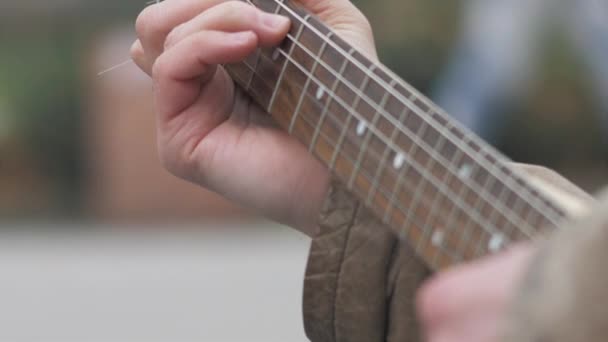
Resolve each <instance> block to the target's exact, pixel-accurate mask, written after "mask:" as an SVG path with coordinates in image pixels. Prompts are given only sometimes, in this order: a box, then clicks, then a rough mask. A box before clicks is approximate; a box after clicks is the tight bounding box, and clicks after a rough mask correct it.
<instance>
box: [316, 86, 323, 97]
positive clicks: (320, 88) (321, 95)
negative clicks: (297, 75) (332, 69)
mask: <svg viewBox="0 0 608 342" xmlns="http://www.w3.org/2000/svg"><path fill="white" fill-rule="evenodd" d="M323 95H325V88H323V86H320V87H319V89H317V94H316V95H315V97H316V98H317V100H320V99H322V98H323Z"/></svg>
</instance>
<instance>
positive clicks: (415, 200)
mask: <svg viewBox="0 0 608 342" xmlns="http://www.w3.org/2000/svg"><path fill="white" fill-rule="evenodd" d="M428 127H429V126H428V125H425V124H422V125H421V127H420V128H419V134H417V135H418V136H420V137H423V136H424V134H426V131H427V130H428ZM414 153H416V152H415V151H414V152H411V153H410V155H411V156H412V157H413V155H414ZM434 160H435V159H434V158H433V156H432V155H431V156H429V160H428V161H427V162H426V165H425V166H424V167H423V168H424V169H425V170H431V168H432V165H433V161H434ZM442 185H443V184H442ZM426 186H427V182H420V183H419V184H418V186H417V187H416V190H415V192H414V196H413V197H412V202H411V207H412V209H410V211H411V212H414V213H415V212H416V211H417V210H418V208H419V207H420V203H421V197H422V198H425V197H424V192H425V189H426ZM437 194H438V192H437V193H436V195H437ZM454 200H455V201H457V200H458V199H454ZM428 210H429V212H428V214H427V215H428V216H430V215H431V214H432V213H431V211H430V210H431V206H428ZM428 216H427V219H428ZM408 227H411V225H410V224H409V220H406V222H404V223H403V228H408ZM419 228H420V238H418V241H416V246H415V247H414V250H416V251H418V252H420V251H421V246H422V242H423V240H424V239H425V237H426V235H427V234H426V232H425V227H424V226H419Z"/></svg>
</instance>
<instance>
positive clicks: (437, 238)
mask: <svg viewBox="0 0 608 342" xmlns="http://www.w3.org/2000/svg"><path fill="white" fill-rule="evenodd" d="M444 238H445V234H444V233H443V231H442V230H439V229H438V230H436V231H435V233H433V237H432V238H431V243H432V244H433V246H435V247H439V246H441V245H442V244H443V240H444Z"/></svg>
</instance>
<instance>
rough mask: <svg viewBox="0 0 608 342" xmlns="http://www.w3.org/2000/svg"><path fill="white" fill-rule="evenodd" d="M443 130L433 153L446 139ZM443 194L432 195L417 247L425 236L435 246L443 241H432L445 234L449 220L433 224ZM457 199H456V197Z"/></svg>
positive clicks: (435, 221) (444, 179) (440, 147)
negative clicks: (439, 224)
mask: <svg viewBox="0 0 608 342" xmlns="http://www.w3.org/2000/svg"><path fill="white" fill-rule="evenodd" d="M450 127H452V126H451V124H450V123H449V122H448V123H447V124H446V125H445V126H444V127H443V129H442V131H447V130H449V129H450ZM441 133H443V132H441V131H440V132H439V139H438V141H437V142H436V143H435V147H434V149H433V150H434V151H435V152H434V153H436V151H440V150H441V149H442V148H443V146H444V145H445V143H446V139H444V136H445V135H444V134H441ZM433 160H434V158H432V157H431V158H430V159H429V165H427V169H429V170H430V168H431V167H432V163H433ZM450 175H451V172H450V171H449V170H446V173H445V175H444V176H443V180H442V181H441V184H444V185H445V184H447V179H448V178H449V176H450ZM444 198H445V196H440V194H439V192H436V193H435V196H434V197H433V200H432V201H431V205H430V207H429V216H428V217H427V218H426V220H425V222H424V224H423V226H422V227H421V228H422V236H421V237H420V239H419V240H418V242H417V245H418V246H417V247H416V248H417V249H421V248H422V245H423V243H424V239H425V238H429V239H430V240H431V243H433V244H436V246H434V247H437V248H438V247H440V246H441V245H442V243H443V241H440V240H442V239H443V238H441V239H440V238H437V239H436V241H432V240H433V238H434V237H435V236H439V235H443V234H445V229H446V228H445V226H446V225H447V224H449V222H443V226H439V227H436V226H435V224H436V223H437V218H438V217H439V215H436V214H435V212H436V211H437V210H438V209H440V207H439V208H438V206H439V205H440V204H441V203H442V201H441V200H442V199H444ZM456 200H457V199H456Z"/></svg>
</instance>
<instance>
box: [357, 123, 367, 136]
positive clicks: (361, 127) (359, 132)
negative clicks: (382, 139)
mask: <svg viewBox="0 0 608 342" xmlns="http://www.w3.org/2000/svg"><path fill="white" fill-rule="evenodd" d="M366 129H367V123H366V122H365V120H361V121H359V124H358V125H357V135H358V136H362V135H363V134H365V130H366Z"/></svg>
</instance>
